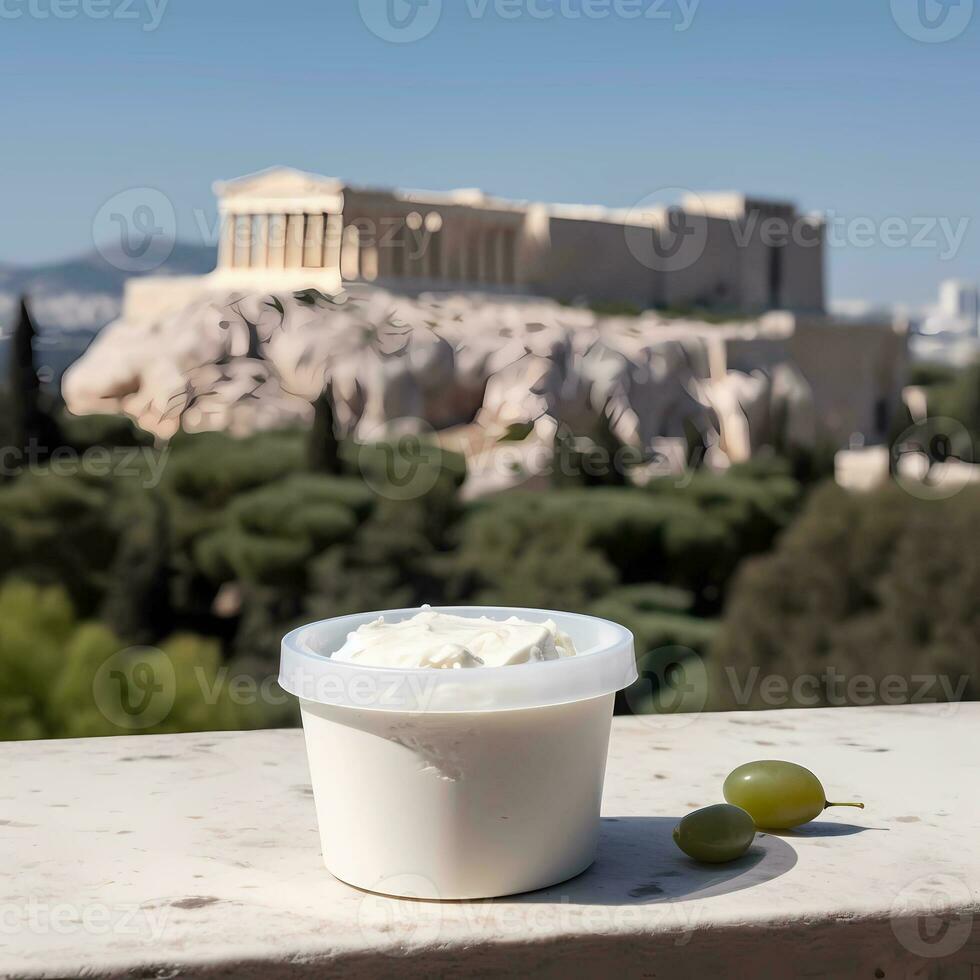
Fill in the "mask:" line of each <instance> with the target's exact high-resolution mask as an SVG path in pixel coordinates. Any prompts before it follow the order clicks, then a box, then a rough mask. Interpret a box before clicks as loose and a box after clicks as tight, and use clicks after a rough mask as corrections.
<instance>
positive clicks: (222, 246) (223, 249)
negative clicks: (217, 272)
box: [218, 212, 235, 269]
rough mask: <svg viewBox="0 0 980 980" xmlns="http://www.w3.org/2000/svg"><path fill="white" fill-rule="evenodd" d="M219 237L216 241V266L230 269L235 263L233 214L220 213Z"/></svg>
mask: <svg viewBox="0 0 980 980" xmlns="http://www.w3.org/2000/svg"><path fill="white" fill-rule="evenodd" d="M220 231H221V238H220V240H219V243H218V268H219V269H230V268H231V267H232V266H233V265H234V264H235V215H233V214H228V213H227V212H225V213H223V214H222V215H221V228H220Z"/></svg>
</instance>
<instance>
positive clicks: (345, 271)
mask: <svg viewBox="0 0 980 980" xmlns="http://www.w3.org/2000/svg"><path fill="white" fill-rule="evenodd" d="M360 251H361V234H360V232H359V231H358V229H357V225H348V226H347V227H346V228H345V229H344V237H343V241H342V243H341V247H340V274H341V276H342V277H343V278H344V279H357V278H358V276H359V275H360V271H361V256H360Z"/></svg>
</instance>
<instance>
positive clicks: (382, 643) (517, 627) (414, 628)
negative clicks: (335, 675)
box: [332, 610, 576, 669]
mask: <svg viewBox="0 0 980 980" xmlns="http://www.w3.org/2000/svg"><path fill="white" fill-rule="evenodd" d="M575 652H576V651H575V646H574V644H573V643H572V641H571V639H570V638H569V637H568V636H567V635H566V634H565V633H563V632H562V631H561V630H560V629H558V627H557V626H556V625H555V623H554V622H552V620H550V619H549V620H546V621H545V622H543V623H529V622H527V621H526V620H523V619H518V618H517V617H516V616H511V617H510V618H509V619H503V620H499V619H489V618H488V617H486V616H480V617H473V616H451V615H449V614H447V613H440V612H432V611H425V610H424V611H422V612H420V613H418V614H417V615H415V616H413V617H412V618H411V619H403V620H401V621H400V622H396V623H386V622H385V620H384V617H383V616H381V617H379V618H378V619H376V620H375V621H374V622H373V623H365V624H364V625H363V626H360V627H358V629H356V630H355V631H354V632H353V633H349V634H348V635H347V642H346V643H345V644H344V645H343V646H342V647H341V648H340V649H339V650H338V651H337V652H336V653H334V654H333V656H332V659H334V660H339V661H344V662H347V663H359V664H364V665H366V666H369V667H402V668H405V667H435V668H442V669H452V668H457V669H458V668H468V667H504V666H507V665H509V664H525V663H533V662H535V661H539V660H558V659H559V658H560V657H574V656H575Z"/></svg>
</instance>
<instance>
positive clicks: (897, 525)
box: [711, 485, 980, 708]
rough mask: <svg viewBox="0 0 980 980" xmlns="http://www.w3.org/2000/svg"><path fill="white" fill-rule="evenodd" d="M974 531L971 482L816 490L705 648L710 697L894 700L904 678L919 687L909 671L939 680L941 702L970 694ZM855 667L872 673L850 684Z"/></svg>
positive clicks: (979, 514) (978, 558) (741, 584)
mask: <svg viewBox="0 0 980 980" xmlns="http://www.w3.org/2000/svg"><path fill="white" fill-rule="evenodd" d="M978 540H980V492H978V491H977V490H976V489H972V488H968V489H965V490H963V491H962V492H961V493H959V494H958V495H956V496H955V497H952V498H951V499H948V500H919V499H916V498H914V497H911V496H909V495H908V494H906V493H904V492H903V491H902V490H901V489H900V488H898V487H896V486H888V487H885V488H883V489H881V490H879V491H876V492H874V493H870V494H867V495H862V494H850V493H847V492H845V491H843V490H840V489H839V488H837V487H835V486H832V485H828V486H826V487H824V488H822V489H820V490H818V491H816V492H815V493H814V494H813V496H812V497H811V499H810V501H809V503H808V505H807V508H806V510H805V512H804V513H803V515H802V516H801V517H800V519H799V520H798V521H797V522H796V523H795V524H794V525H793V526H792V527H791V528H790V529H789V530H788V531H787V532H786V533H785V535H783V537H782V538H781V539H780V541H779V543H778V545H777V547H776V549H775V551H773V552H772V553H771V554H768V555H765V556H761V557H758V558H755V559H753V560H750V561H748V562H746V563H745V565H744V566H743V567H742V568H741V569H740V571H739V573H738V575H737V577H736V580H735V582H734V584H733V587H732V590H731V593H730V598H729V601H728V604H727V607H726V610H725V616H724V619H723V623H722V629H721V632H720V634H719V639H718V642H717V643H716V644H715V645H714V647H713V648H712V651H711V663H712V702H713V704H714V706H715V707H723V708H734V707H776V706H782V705H783V704H791V705H798V706H801V707H805V706H813V705H818V704H819V705H827V704H837V703H858V702H856V700H855V699H857V698H860V701H861V703H863V702H865V701H881V700H888V698H889V697H890V698H892V699H894V698H895V697H896V695H895V691H898V690H900V689H902V687H903V686H904V688H905V689H907V691H908V693H909V695H910V696H911V694H912V693H913V692H912V690H911V688H912V681H911V679H912V678H913V677H914V676H929V677H933V678H935V682H934V684H933V685H932V688H931V691H930V696H934V697H936V698H938V699H940V700H943V699H946V698H948V697H951V696H958V695H962V696H965V697H968V698H976V697H977V696H978V695H980V685H978V665H980V606H978V604H977V602H976V596H977V595H978V594H980V553H978V551H977V549H976V547H975V546H974V542H976V541H978ZM767 676H773V677H775V678H777V681H776V684H777V685H785V686H786V688H788V692H785V693H783V694H780V695H779V697H780V699H781V700H780V703H779V704H773V703H772V697H773V695H772V694H771V692H770V693H769V694H767V693H766V691H765V690H764V689H763V687H762V684H761V679H762V678H765V677H767ZM856 677H861V678H868V679H869V680H868V681H861V682H860V685H861V686H860V687H859V688H857V687H853V686H852V687H851V688H848V686H847V685H848V684H850V683H851V679H852V678H856ZM800 678H807V679H808V680H806V681H805V682H803V684H802V686H801V683H800ZM809 678H814V680H812V681H811V680H809ZM835 678H836V679H835ZM886 678H897V680H895V681H893V682H891V686H889V684H888V683H886ZM903 678H904V682H903V681H902V679H903ZM961 678H962V679H963V681H962V682H961ZM753 679H754V681H753ZM943 679H945V680H943ZM854 683H857V682H854ZM963 683H965V687H962V684H963ZM869 684H870V686H871V690H870V691H867V690H865V687H866V686H868V685H869ZM944 685H945V686H944ZM961 688H962V689H961Z"/></svg>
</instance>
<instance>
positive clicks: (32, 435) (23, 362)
mask: <svg viewBox="0 0 980 980" xmlns="http://www.w3.org/2000/svg"><path fill="white" fill-rule="evenodd" d="M36 335H37V331H36V330H35V329H34V321H33V320H32V318H31V314H30V311H29V310H28V308H27V297H26V296H22V297H21V299H20V315H19V317H18V319H17V326H16V327H15V328H14V335H13V339H12V341H11V350H10V402H11V404H10V422H11V433H12V443H13V445H14V446H16V447H18V448H19V449H22V450H23V451H24V452H25V453H26V454H32V455H34V456H35V457H41V458H43V457H46V456H47V455H49V454H50V453H51V451H52V450H53V449H54V448H55V447H56V446H58V445H59V444H60V442H61V432H60V430H59V428H58V424H57V423H56V422H55V420H54V419H53V418H52V417H51V416H50V415H49V414H48V412H47V411H46V410H45V408H44V405H43V395H42V392H41V379H40V378H39V377H38V376H37V370H36V369H35V367H34V338H35V336H36Z"/></svg>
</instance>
